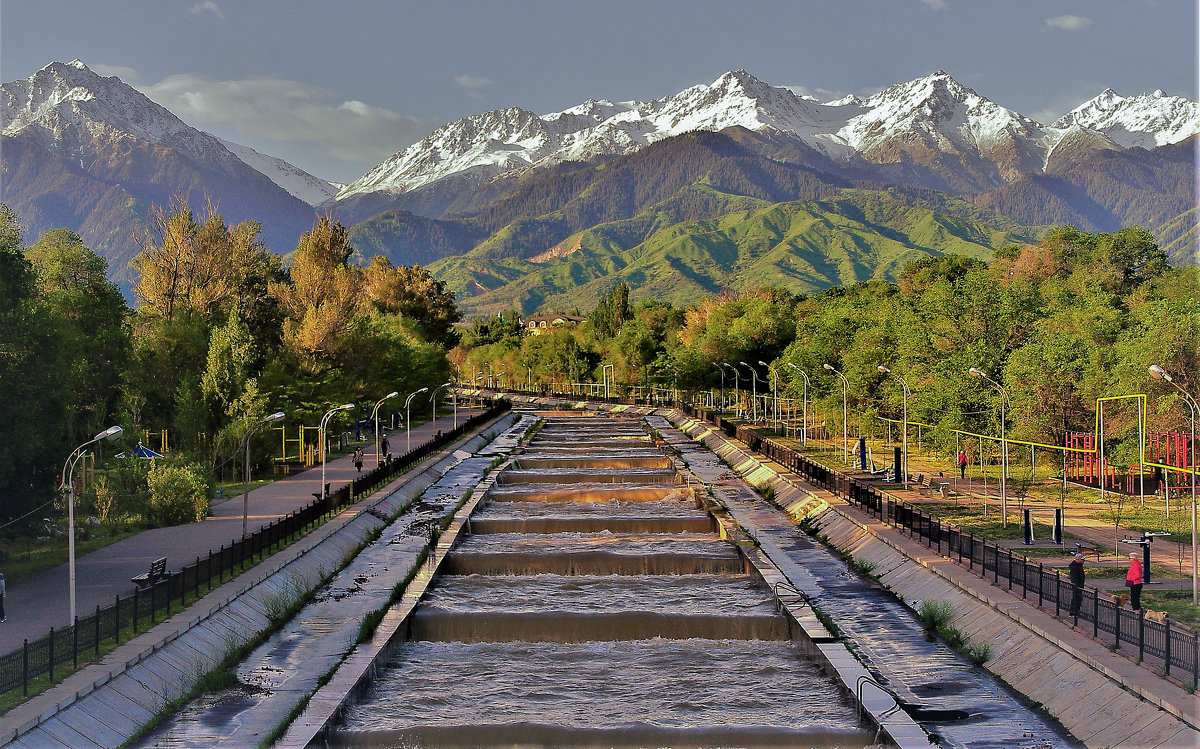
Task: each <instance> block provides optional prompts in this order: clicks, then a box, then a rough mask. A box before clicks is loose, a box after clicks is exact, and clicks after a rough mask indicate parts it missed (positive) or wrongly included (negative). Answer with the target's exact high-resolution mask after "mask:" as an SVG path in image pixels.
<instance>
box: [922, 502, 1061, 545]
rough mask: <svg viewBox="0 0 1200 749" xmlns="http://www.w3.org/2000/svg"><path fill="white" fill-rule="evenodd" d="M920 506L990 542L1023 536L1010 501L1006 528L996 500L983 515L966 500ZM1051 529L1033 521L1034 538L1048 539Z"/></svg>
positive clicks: (945, 521) (981, 510) (924, 503)
mask: <svg viewBox="0 0 1200 749" xmlns="http://www.w3.org/2000/svg"><path fill="white" fill-rule="evenodd" d="M919 507H920V509H921V510H922V511H924V512H927V513H929V514H930V515H933V516H934V517H936V518H937V519H938V520H940V521H942V522H943V523H945V524H947V525H953V526H955V527H957V528H959V529H960V530H962V531H963V532H964V533H973V534H975V535H976V536H979V537H980V538H986V539H988V540H989V541H1017V540H1020V539H1021V538H1023V537H1024V535H1023V531H1022V526H1021V520H1020V518H1019V517H1017V516H1016V514H1015V513H1014V512H1012V511H1011V504H1010V512H1009V519H1008V527H1007V528H1005V527H1004V526H1003V524H1002V523H1001V522H1000V508H999V506H998V503H997V504H996V506H993V507H989V509H988V512H987V514H986V515H985V514H984V512H983V507H982V506H980V505H975V504H968V503H966V502H960V503H958V504H954V503H952V502H922V503H921V504H920V505H919ZM1051 530H1052V529H1051V527H1050V526H1049V525H1045V524H1043V523H1039V522H1037V521H1036V520H1035V521H1034V522H1033V535H1034V538H1043V539H1044V538H1049V537H1050V532H1051ZM1073 538H1074V537H1073V536H1071V535H1070V534H1069V533H1064V534H1063V539H1064V541H1066V540H1068V539H1073Z"/></svg>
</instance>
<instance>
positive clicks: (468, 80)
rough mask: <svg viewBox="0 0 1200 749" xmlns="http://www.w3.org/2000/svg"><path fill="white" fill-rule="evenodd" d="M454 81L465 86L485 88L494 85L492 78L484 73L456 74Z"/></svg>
mask: <svg viewBox="0 0 1200 749" xmlns="http://www.w3.org/2000/svg"><path fill="white" fill-rule="evenodd" d="M454 82H455V83H457V84H458V85H460V86H462V87H463V88H483V87H485V86H490V85H492V79H491V78H488V77H487V76H482V75H480V76H475V75H466V74H463V75H456V76H454Z"/></svg>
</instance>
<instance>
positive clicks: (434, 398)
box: [429, 382, 451, 428]
mask: <svg viewBox="0 0 1200 749" xmlns="http://www.w3.org/2000/svg"><path fill="white" fill-rule="evenodd" d="M450 385H451V383H449V382H443V383H442V384H441V385H438V386H437V387H435V388H434V389H433V392H432V393H430V394H429V401H430V402H431V403H433V421H434V428H437V426H436V425H437V392H438V391H439V390H441V389H442V388H448V387H450Z"/></svg>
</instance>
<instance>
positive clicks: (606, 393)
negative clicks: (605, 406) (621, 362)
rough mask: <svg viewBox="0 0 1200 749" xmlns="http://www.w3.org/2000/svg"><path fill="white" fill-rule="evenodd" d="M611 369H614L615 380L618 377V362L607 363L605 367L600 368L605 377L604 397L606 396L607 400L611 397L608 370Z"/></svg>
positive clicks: (613, 376)
mask: <svg viewBox="0 0 1200 749" xmlns="http://www.w3.org/2000/svg"><path fill="white" fill-rule="evenodd" d="M610 369H611V370H612V378H613V380H614V381H615V380H616V379H617V365H616V364H605V365H604V366H603V367H601V368H600V373H601V375H602V376H603V377H604V398H605V400H607V399H608V398H609V387H608V370H610Z"/></svg>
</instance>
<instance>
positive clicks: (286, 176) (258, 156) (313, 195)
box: [214, 136, 341, 206]
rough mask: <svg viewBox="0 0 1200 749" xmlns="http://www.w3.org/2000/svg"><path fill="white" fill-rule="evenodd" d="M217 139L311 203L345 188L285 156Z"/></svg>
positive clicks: (248, 162)
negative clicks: (304, 168)
mask: <svg viewBox="0 0 1200 749" xmlns="http://www.w3.org/2000/svg"><path fill="white" fill-rule="evenodd" d="M214 137H215V136H214ZM217 140H219V141H220V142H221V145H223V146H225V147H226V148H228V149H229V151H230V153H232V154H233V155H234V156H237V157H238V158H239V159H241V160H242V162H243V163H245V164H246V166H248V167H250V168H251V169H254V170H255V171H258V172H261V173H262V174H263V175H265V176H266V177H267V179H269V180H271V181H272V182H274V183H275V184H277V185H279V186H280V187H282V188H283V189H284V190H287V191H288V192H289V193H290V194H291V195H292V196H293V197H297V198H299V199H301V200H303V201H304V202H305V203H308V204H309V205H312V206H316V205H320V204H321V203H324V202H325V201H326V200H329V199H330V198H332V197H333V196H334V195H335V194H336V193H337V191H338V190H339V189H340V188H341V186H340V185H337V186H335V185H333V184H331V183H329V182H326V181H325V180H323V179H321V178H320V177H314V176H313V175H311V174H309V173H308V172H306V171H304V170H303V169H301V168H300V167H298V166H294V165H292V164H289V163H288V162H286V161H284V160H283V159H278V158H275V157H274V156H268V155H266V154H264V153H259V152H258V151H255V150H254V149H253V148H250V147H249V146H243V145H241V144H240V143H233V142H232V141H228V140H224V139H222V138H217Z"/></svg>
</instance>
